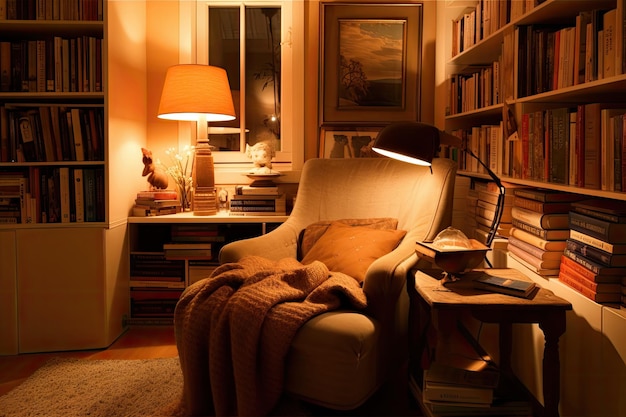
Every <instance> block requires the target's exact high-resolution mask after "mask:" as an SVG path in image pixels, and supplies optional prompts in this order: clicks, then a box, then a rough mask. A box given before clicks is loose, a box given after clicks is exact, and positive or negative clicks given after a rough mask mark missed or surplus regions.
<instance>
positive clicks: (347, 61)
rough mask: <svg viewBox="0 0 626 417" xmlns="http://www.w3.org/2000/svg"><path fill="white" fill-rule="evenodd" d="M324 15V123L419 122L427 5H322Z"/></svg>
mask: <svg viewBox="0 0 626 417" xmlns="http://www.w3.org/2000/svg"><path fill="white" fill-rule="evenodd" d="M320 16H321V21H322V23H321V24H322V28H323V30H322V39H321V47H320V51H321V57H320V66H321V68H320V74H321V88H320V94H321V97H320V107H321V108H320V116H321V124H325V123H328V124H333V123H334V124H339V123H353V124H361V123H390V122H399V121H416V120H419V112H420V79H421V49H422V46H421V45H422V16H423V9H422V5H421V4H416V3H411V4H396V3H394V4H393V5H390V4H376V3H322V4H321V11H320ZM364 45H367V46H368V47H367V48H365V47H364Z"/></svg>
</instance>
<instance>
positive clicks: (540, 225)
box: [507, 188, 581, 277]
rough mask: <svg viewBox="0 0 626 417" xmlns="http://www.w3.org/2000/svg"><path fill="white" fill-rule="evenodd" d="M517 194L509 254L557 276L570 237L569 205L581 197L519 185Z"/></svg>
mask: <svg viewBox="0 0 626 417" xmlns="http://www.w3.org/2000/svg"><path fill="white" fill-rule="evenodd" d="M514 196H515V197H514V201H513V208H512V213H511V214H512V217H513V220H512V226H513V227H512V228H511V236H510V237H509V243H508V246H507V250H508V251H509V254H510V256H511V257H512V258H514V259H515V260H517V261H518V262H519V263H521V264H522V265H524V266H526V267H527V268H528V269H530V270H531V271H532V272H534V273H536V274H538V275H541V276H546V277H548V276H553V277H554V276H558V275H559V266H560V264H561V256H562V255H563V251H564V249H565V241H566V239H567V238H568V237H569V210H570V205H571V203H572V202H573V201H577V200H580V199H581V197H580V196H578V195H576V194H571V193H564V192H557V191H552V190H543V189H538V188H519V189H516V190H515V191H514Z"/></svg>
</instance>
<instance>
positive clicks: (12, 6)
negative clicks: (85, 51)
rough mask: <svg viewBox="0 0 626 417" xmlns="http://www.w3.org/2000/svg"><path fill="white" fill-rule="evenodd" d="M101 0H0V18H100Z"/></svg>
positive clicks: (102, 9) (102, 10) (101, 12)
mask: <svg viewBox="0 0 626 417" xmlns="http://www.w3.org/2000/svg"><path fill="white" fill-rule="evenodd" d="M103 13H104V5H103V0H70V1H68V0H46V1H39V0H0V20H102V16H103Z"/></svg>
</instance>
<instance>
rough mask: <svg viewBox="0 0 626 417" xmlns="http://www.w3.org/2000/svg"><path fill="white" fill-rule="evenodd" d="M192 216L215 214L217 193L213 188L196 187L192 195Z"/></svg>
mask: <svg viewBox="0 0 626 417" xmlns="http://www.w3.org/2000/svg"><path fill="white" fill-rule="evenodd" d="M193 214H194V216H213V215H215V214H217V193H216V192H215V187H196V188H195V189H194V194H193Z"/></svg>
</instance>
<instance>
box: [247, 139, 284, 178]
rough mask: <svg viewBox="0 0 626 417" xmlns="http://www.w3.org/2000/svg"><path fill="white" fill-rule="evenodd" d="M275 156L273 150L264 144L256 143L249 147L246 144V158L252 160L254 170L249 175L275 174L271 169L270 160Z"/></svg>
mask: <svg viewBox="0 0 626 417" xmlns="http://www.w3.org/2000/svg"><path fill="white" fill-rule="evenodd" d="M275 155H276V153H275V152H274V148H272V147H271V146H270V145H269V144H268V143H266V142H257V143H255V144H254V145H252V146H250V145H248V144H246V156H247V157H248V158H250V159H252V162H253V163H254V168H253V169H252V170H251V171H250V173H251V174H275V173H277V171H274V170H273V169H272V158H273V157H274V156H275Z"/></svg>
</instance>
